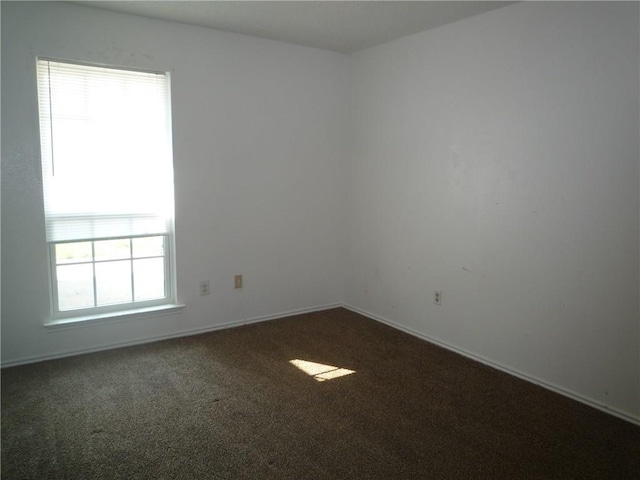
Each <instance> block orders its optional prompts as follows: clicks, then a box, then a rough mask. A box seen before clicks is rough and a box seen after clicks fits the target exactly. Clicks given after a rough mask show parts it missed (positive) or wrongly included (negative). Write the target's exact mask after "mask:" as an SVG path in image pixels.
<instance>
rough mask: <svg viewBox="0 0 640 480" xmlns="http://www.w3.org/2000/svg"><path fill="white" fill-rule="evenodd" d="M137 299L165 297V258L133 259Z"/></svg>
mask: <svg viewBox="0 0 640 480" xmlns="http://www.w3.org/2000/svg"><path fill="white" fill-rule="evenodd" d="M133 282H134V286H135V296H136V298H135V300H136V301H140V300H153V299H156V298H164V297H165V291H164V285H165V282H164V258H146V259H144V260H134V261H133Z"/></svg>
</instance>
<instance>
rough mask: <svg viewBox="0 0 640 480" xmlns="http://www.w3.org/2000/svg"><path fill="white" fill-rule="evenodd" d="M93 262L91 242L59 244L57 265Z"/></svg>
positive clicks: (57, 247)
mask: <svg viewBox="0 0 640 480" xmlns="http://www.w3.org/2000/svg"><path fill="white" fill-rule="evenodd" d="M90 261H91V242H75V243H58V244H57V245H56V264H57V265H60V264H64V263H79V262H90Z"/></svg>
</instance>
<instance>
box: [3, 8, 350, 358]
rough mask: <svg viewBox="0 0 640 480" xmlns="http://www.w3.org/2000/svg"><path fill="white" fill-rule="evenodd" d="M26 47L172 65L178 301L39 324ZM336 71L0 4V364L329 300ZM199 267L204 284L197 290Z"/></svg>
mask: <svg viewBox="0 0 640 480" xmlns="http://www.w3.org/2000/svg"><path fill="white" fill-rule="evenodd" d="M36 55H42V56H49V57H55V58H63V59H73V60H81V61H86V62H97V63H106V64H114V65H125V66H126V65H130V66H135V67H143V68H150V69H158V70H170V71H171V72H172V93H173V136H174V158H175V191H176V214H177V220H176V229H177V232H176V238H177V261H178V277H177V278H178V290H179V297H180V300H181V302H183V303H184V304H186V306H187V308H186V310H185V311H183V312H182V313H180V314H177V315H172V316H161V317H155V318H146V319H138V320H132V321H126V322H118V323H116V324H110V325H100V326H95V325H93V326H86V327H81V328H77V329H73V330H64V331H56V332H47V331H46V330H45V329H44V328H43V326H42V325H43V322H44V321H45V319H46V318H47V315H48V312H49V300H48V298H49V297H48V280H47V279H48V273H47V258H46V245H45V243H44V236H43V232H44V225H43V209H42V194H41V185H40V181H39V170H40V167H39V147H38V145H39V137H38V130H37V104H36V84H35V74H34V68H35V56H36ZM347 74H348V63H347V57H346V56H344V55H341V54H337V53H331V52H326V51H322V50H316V49H311V48H305V47H297V46H293V45H288V44H284V43H279V42H272V41H267V40H261V39H255V38H250V37H246V36H242V35H235V34H230V33H225V32H218V31H213V30H207V29H203V28H196V27H190V26H186V25H182V24H177V23H167V22H161V21H155V20H151V19H145V18H141V17H134V16H128V15H120V14H115V13H109V12H106V11H101V10H98V9H94V8H89V7H80V6H73V5H68V4H51V3H48V4H46V3H45V4H37V3H12V2H9V3H8V2H2V247H3V249H2V277H3V280H4V281H3V284H2V363H3V364H7V363H12V362H17V361H21V360H24V359H29V358H33V357H46V356H50V355H55V354H58V353H64V352H74V351H79V350H84V349H91V348H96V347H100V346H106V345H114V344H119V343H122V342H134V341H136V340H140V339H148V338H153V337H158V336H163V335H168V334H171V333H173V332H180V331H187V330H193V329H198V328H207V327H213V326H216V325H222V324H226V323H230V322H236V321H240V320H244V319H249V318H254V317H268V316H272V315H278V314H280V313H282V312H289V311H295V310H299V309H312V308H315V307H319V306H323V305H327V304H336V303H338V302H340V301H341V300H342V289H343V286H342V283H341V278H342V266H343V265H344V263H345V262H344V258H343V251H344V247H343V246H344V243H345V242H344V240H343V235H344V233H343V232H344V224H343V223H341V222H342V219H344V215H343V214H342V213H341V212H342V211H343V204H344V201H343V198H342V197H343V195H344V192H345V188H344V185H343V182H344V155H343V153H344V152H345V151H346V150H345V143H344V142H345V140H346V139H347V137H346V133H345V132H346V121H347V116H346V111H345V109H344V105H345V103H346V95H347V92H348V88H347V85H348V82H347ZM236 273H241V274H243V275H244V288H243V289H242V291H234V289H233V275H234V274H236ZM204 279H208V280H210V282H211V283H210V286H211V295H209V296H205V297H201V296H199V282H200V280H204Z"/></svg>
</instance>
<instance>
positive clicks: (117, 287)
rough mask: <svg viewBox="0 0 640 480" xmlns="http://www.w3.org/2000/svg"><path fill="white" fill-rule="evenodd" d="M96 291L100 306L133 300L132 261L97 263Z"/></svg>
mask: <svg viewBox="0 0 640 480" xmlns="http://www.w3.org/2000/svg"><path fill="white" fill-rule="evenodd" d="M96 243H98V242H96ZM96 293H97V299H98V306H102V305H111V304H114V303H126V302H131V261H129V260H125V261H123V262H122V261H121V262H106V263H96Z"/></svg>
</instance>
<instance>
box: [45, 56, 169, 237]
mask: <svg viewBox="0 0 640 480" xmlns="http://www.w3.org/2000/svg"><path fill="white" fill-rule="evenodd" d="M169 92H170V88H169V77H168V75H167V74H164V73H150V72H140V71H133V70H121V69H115V68H108V67H95V66H87V65H79V64H74V63H66V62H60V61H51V60H46V59H39V60H38V101H39V111H40V135H41V146H42V147H41V148H42V172H43V191H44V204H45V219H46V234H47V241H49V242H62V241H72V240H87V239H94V238H108V237H110V238H114V237H124V236H140V235H156V234H166V233H169V232H170V231H171V230H172V225H173V167H172V154H171V121H170V99H169Z"/></svg>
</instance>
